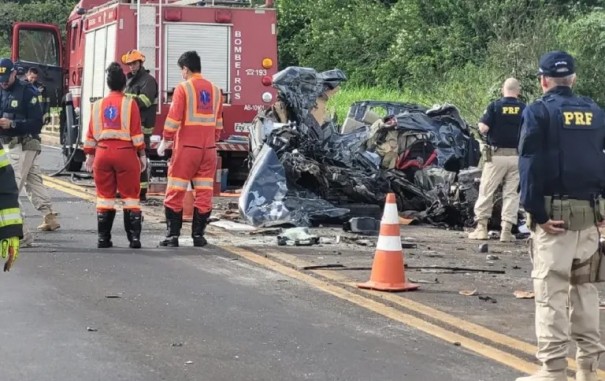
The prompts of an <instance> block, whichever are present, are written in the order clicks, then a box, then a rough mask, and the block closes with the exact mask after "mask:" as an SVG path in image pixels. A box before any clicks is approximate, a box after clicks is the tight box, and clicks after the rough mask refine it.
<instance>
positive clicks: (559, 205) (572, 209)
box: [544, 196, 605, 231]
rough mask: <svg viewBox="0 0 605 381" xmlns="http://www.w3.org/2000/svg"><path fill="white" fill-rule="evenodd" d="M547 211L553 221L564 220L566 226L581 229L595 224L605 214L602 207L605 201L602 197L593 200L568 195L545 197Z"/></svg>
mask: <svg viewBox="0 0 605 381" xmlns="http://www.w3.org/2000/svg"><path fill="white" fill-rule="evenodd" d="M544 202H545V206H546V213H547V214H548V215H549V216H550V219H552V220H553V221H563V223H564V228H565V229H567V230H571V231H580V230H585V229H588V228H590V227H591V226H595V225H596V223H597V222H599V221H601V220H602V219H603V218H602V216H603V215H605V213H603V211H602V209H603V208H604V207H605V202H603V200H602V199H601V197H600V196H599V197H596V198H594V199H591V200H579V199H574V198H568V197H567V196H546V197H544Z"/></svg>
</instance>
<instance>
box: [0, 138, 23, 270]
mask: <svg viewBox="0 0 605 381" xmlns="http://www.w3.org/2000/svg"><path fill="white" fill-rule="evenodd" d="M0 131H1V130H0ZM0 195H2V197H0V255H1V256H2V258H3V259H7V261H6V263H5V264H4V271H9V270H10V268H11V266H12V265H13V262H14V261H15V260H16V259H17V257H18V256H19V239H20V238H21V237H23V220H22V219H21V211H20V210H19V201H18V198H19V190H18V189H17V182H16V181H15V172H13V168H12V166H11V165H10V161H9V160H8V157H7V156H6V152H4V148H3V147H2V144H1V143H0Z"/></svg>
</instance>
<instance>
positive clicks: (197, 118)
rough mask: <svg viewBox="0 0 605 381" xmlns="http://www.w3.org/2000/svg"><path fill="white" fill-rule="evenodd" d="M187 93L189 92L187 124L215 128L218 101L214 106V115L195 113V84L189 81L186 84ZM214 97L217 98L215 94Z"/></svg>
mask: <svg viewBox="0 0 605 381" xmlns="http://www.w3.org/2000/svg"><path fill="white" fill-rule="evenodd" d="M185 91H186V92H187V115H186V118H185V122H186V123H187V124H204V125H209V126H212V127H214V125H215V124H216V118H215V117H214V111H215V110H216V108H215V106H216V101H215V103H214V104H213V105H212V108H213V110H212V111H213V113H212V114H198V113H197V112H196V111H195V104H196V102H197V97H196V96H195V88H194V87H193V83H191V82H189V81H188V82H185ZM213 92H214V90H213ZM213 96H215V94H213ZM215 98H216V97H215Z"/></svg>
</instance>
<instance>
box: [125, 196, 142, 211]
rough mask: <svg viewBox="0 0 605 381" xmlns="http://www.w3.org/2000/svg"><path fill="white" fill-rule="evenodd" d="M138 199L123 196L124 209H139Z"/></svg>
mask: <svg viewBox="0 0 605 381" xmlns="http://www.w3.org/2000/svg"><path fill="white" fill-rule="evenodd" d="M139 208H140V204H139V199H138V198H125V199H124V209H139Z"/></svg>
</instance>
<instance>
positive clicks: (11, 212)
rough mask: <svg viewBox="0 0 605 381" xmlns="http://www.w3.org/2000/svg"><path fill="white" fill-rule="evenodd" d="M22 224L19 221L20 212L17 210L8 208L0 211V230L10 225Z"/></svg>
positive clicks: (21, 221)
mask: <svg viewBox="0 0 605 381" xmlns="http://www.w3.org/2000/svg"><path fill="white" fill-rule="evenodd" d="M22 223H23V220H22V219H21V211H20V210H19V208H8V209H2V210H0V228H5V227H7V226H11V225H20V224H22Z"/></svg>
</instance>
